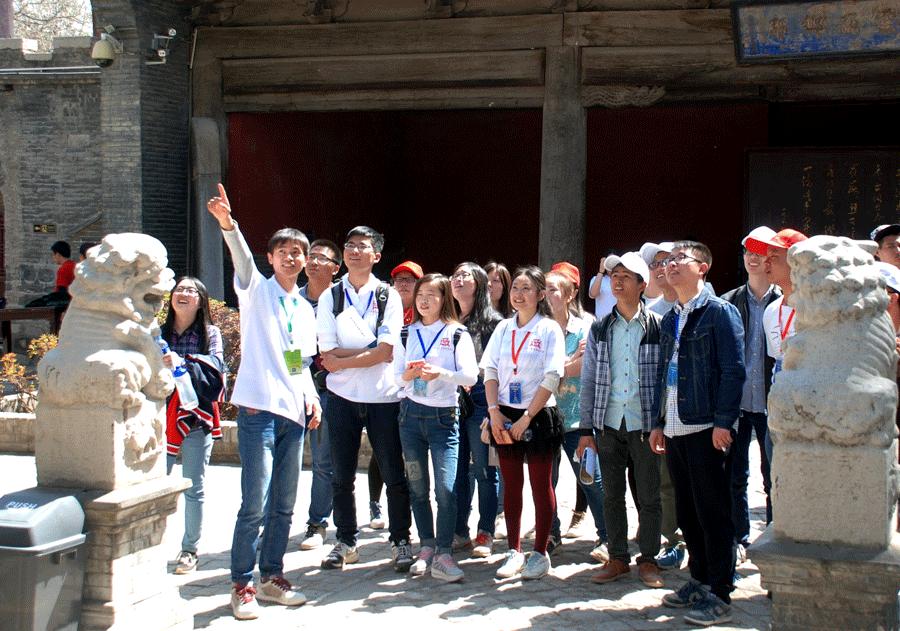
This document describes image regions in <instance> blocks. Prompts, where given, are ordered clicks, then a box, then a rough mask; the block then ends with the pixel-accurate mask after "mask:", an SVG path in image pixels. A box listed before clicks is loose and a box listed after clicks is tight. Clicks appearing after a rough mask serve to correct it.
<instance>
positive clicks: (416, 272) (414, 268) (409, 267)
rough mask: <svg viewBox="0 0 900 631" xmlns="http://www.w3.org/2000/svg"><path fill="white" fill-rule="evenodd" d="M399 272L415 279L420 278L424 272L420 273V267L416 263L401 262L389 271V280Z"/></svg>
mask: <svg viewBox="0 0 900 631" xmlns="http://www.w3.org/2000/svg"><path fill="white" fill-rule="evenodd" d="M400 272H409V273H410V274H412V275H413V276H415V277H416V278H422V277H423V276H424V275H425V272H423V271H422V266H421V265H419V264H418V263H413V262H412V261H403V262H402V263H400V265H398V266H397V267H395V268H394V269H392V270H391V278H393V277H394V276H396V275H397V274H399V273H400Z"/></svg>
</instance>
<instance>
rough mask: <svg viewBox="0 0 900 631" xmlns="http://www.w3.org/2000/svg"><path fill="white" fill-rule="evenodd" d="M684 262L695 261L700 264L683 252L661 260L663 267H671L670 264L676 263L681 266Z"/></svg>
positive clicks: (698, 260) (699, 261)
mask: <svg viewBox="0 0 900 631" xmlns="http://www.w3.org/2000/svg"><path fill="white" fill-rule="evenodd" d="M686 261H697V262H698V263H702V262H703V261H701V260H700V259H698V258H694V257H693V256H691V255H690V254H685V253H684V252H679V253H678V254H673V255H672V256H667V257H666V258H664V259H663V260H662V263H663V265H671V264H672V263H676V264H678V265H681V264H682V263H684V262H686Z"/></svg>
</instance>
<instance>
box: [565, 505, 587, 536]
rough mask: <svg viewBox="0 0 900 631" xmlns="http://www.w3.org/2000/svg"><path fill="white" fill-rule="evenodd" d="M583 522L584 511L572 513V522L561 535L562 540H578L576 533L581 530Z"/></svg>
mask: <svg viewBox="0 0 900 631" xmlns="http://www.w3.org/2000/svg"><path fill="white" fill-rule="evenodd" d="M583 522H584V511H577V512H574V513H572V521H571V523H569V529H568V530H567V531H566V534H564V535H563V538H564V539H578V533H579V531H580V530H581V524H582V523H583Z"/></svg>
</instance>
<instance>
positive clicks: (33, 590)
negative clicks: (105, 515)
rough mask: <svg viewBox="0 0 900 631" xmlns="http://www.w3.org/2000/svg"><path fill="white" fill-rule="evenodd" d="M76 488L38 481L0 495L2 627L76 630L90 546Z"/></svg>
mask: <svg viewBox="0 0 900 631" xmlns="http://www.w3.org/2000/svg"><path fill="white" fill-rule="evenodd" d="M82 530H84V510H82V508H81V504H80V503H79V502H78V500H77V499H75V497H74V496H73V495H72V491H71V490H64V489H49V488H41V487H36V488H32V489H26V490H24V491H17V492H15V493H10V494H8V495H4V496H3V497H0V576H2V577H3V579H4V597H3V598H0V627H2V629H3V631H75V630H76V629H78V623H79V621H80V618H81V590H82V585H83V584H84V567H85V559H86V557H87V548H86V547H85V546H84V543H85V539H86V535H85V534H84V533H82Z"/></svg>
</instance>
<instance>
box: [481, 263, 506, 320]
mask: <svg viewBox="0 0 900 631" xmlns="http://www.w3.org/2000/svg"><path fill="white" fill-rule="evenodd" d="M484 271H485V272H486V273H487V277H488V290H489V291H490V294H491V306H493V307H494V311H496V312H497V313H499V314H500V315H501V316H503V317H504V318H508V317H510V316H511V315H512V314H513V310H512V307H510V304H509V288H510V285H511V284H512V278H510V275H509V270H508V269H506V265H504V264H503V263H497V262H496V261H488V263H487V265H485V266H484Z"/></svg>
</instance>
